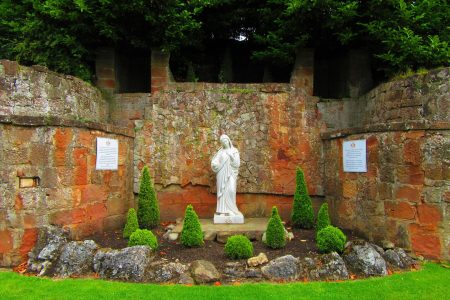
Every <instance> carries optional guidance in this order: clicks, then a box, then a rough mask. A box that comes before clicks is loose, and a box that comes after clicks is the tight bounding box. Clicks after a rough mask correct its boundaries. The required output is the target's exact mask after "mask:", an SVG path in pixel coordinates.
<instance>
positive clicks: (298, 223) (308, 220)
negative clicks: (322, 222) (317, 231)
mask: <svg viewBox="0 0 450 300" xmlns="http://www.w3.org/2000/svg"><path fill="white" fill-rule="evenodd" d="M291 220H292V225H293V226H294V227H296V228H303V229H311V228H313V226H314V211H313V208H312V203H311V198H310V197H309V195H308V190H307V188H306V182H305V175H304V174H303V171H302V169H300V168H297V174H296V187H295V193H294V203H293V205H292V214H291Z"/></svg>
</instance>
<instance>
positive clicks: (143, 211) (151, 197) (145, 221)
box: [137, 166, 159, 229]
mask: <svg viewBox="0 0 450 300" xmlns="http://www.w3.org/2000/svg"><path fill="white" fill-rule="evenodd" d="M137 215H138V221H139V227H140V228H147V229H151V228H155V227H156V226H158V224H159V205H158V200H157V199H156V192H155V188H154V186H153V183H152V179H151V177H150V171H149V170H148V167H147V166H145V167H144V169H143V170H142V176H141V184H140V187H139V196H138V212H137Z"/></svg>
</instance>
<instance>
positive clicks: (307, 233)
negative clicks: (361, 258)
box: [89, 227, 355, 271]
mask: <svg viewBox="0 0 450 300" xmlns="http://www.w3.org/2000/svg"><path fill="white" fill-rule="evenodd" d="M152 231H153V233H154V234H156V235H157V237H158V243H159V248H158V251H157V254H156V255H157V258H159V259H166V260H168V261H179V262H181V263H190V262H192V261H194V260H198V259H204V260H207V261H210V262H213V263H214V265H215V266H216V268H217V269H218V270H219V271H223V270H224V269H225V264H226V263H227V262H233V261H236V260H231V259H229V258H228V257H227V256H226V255H225V252H224V246H225V244H221V243H218V242H215V241H205V246H204V247H202V248H187V247H185V246H183V245H181V243H180V242H179V241H176V242H171V241H168V240H166V239H164V238H163V237H162V236H163V234H164V233H165V230H164V228H163V227H159V228H157V229H154V230H152ZM289 231H292V232H293V233H294V239H293V240H292V241H289V242H287V244H286V247H284V248H282V249H271V248H269V247H267V246H266V245H265V244H264V243H263V242H261V241H253V242H252V243H253V249H254V255H255V256H256V255H258V254H259V253H260V252H264V253H265V254H266V255H267V258H268V259H269V260H271V259H274V258H277V257H279V256H283V255H288V254H291V255H293V256H294V257H305V256H309V257H312V256H316V255H318V252H317V247H316V244H315V234H316V232H315V230H301V229H289ZM345 233H346V234H347V239H348V240H353V239H355V237H354V236H353V234H352V233H351V232H345ZM89 239H92V240H94V241H95V242H96V243H97V244H99V245H100V246H101V247H105V248H113V249H121V248H125V247H127V243H128V241H127V240H126V239H124V238H123V237H122V231H121V230H118V231H110V232H104V233H102V234H98V235H94V236H92V237H90V238H89ZM242 261H243V262H244V261H246V260H242Z"/></svg>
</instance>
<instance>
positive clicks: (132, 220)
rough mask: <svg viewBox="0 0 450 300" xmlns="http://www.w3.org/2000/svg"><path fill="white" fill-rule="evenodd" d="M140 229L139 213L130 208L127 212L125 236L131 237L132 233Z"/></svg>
mask: <svg viewBox="0 0 450 300" xmlns="http://www.w3.org/2000/svg"><path fill="white" fill-rule="evenodd" d="M137 229H139V224H138V219H137V214H136V211H135V210H134V208H130V209H129V210H128V214H127V223H126V224H125V228H124V229H123V237H124V238H129V237H130V235H131V234H132V233H133V232H135V231H136V230H137Z"/></svg>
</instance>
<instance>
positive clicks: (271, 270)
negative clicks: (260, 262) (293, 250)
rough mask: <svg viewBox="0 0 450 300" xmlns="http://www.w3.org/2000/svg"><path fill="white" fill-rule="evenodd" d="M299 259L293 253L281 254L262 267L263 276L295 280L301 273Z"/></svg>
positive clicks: (273, 278)
mask: <svg viewBox="0 0 450 300" xmlns="http://www.w3.org/2000/svg"><path fill="white" fill-rule="evenodd" d="M298 263H299V260H298V258H295V257H293V256H292V255H286V256H281V257H278V258H275V259H274V260H272V261H270V262H269V263H268V264H267V265H265V266H264V267H262V268H261V272H262V274H263V276H264V277H265V278H267V279H269V280H295V279H297V278H298V275H299V267H298Z"/></svg>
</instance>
